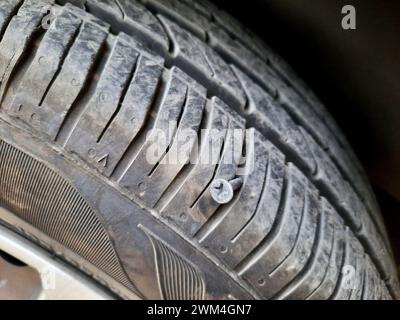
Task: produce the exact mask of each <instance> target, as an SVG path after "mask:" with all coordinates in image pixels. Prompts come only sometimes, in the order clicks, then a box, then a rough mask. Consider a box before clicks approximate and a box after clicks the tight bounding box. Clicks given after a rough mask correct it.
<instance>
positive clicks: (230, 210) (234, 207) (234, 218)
mask: <svg viewBox="0 0 400 320" xmlns="http://www.w3.org/2000/svg"><path fill="white" fill-rule="evenodd" d="M254 140H255V141H254V144H253V145H252V146H250V147H251V148H252V149H253V150H251V151H250V152H251V155H249V160H248V162H249V164H248V165H249V166H251V164H250V163H253V164H254V165H253V167H252V168H250V170H249V174H248V175H245V176H244V177H243V178H244V182H243V185H242V187H241V190H240V191H239V194H238V196H237V198H236V199H235V201H234V203H231V204H230V205H229V207H227V208H226V209H225V210H223V211H221V212H220V215H221V217H220V218H219V219H218V221H217V222H216V223H214V224H215V226H213V227H212V228H211V230H210V231H209V232H208V233H207V234H205V235H204V236H203V237H202V239H201V240H200V243H201V245H202V246H204V247H205V248H207V249H208V250H210V251H212V252H213V253H214V254H215V255H216V256H218V257H220V259H221V260H223V261H224V262H225V263H226V264H228V265H229V266H230V267H235V265H236V264H237V263H238V262H239V261H240V260H239V261H238V257H240V256H242V257H243V255H247V254H248V252H243V251H242V250H243V249H244V248H241V247H240V246H239V247H237V246H236V248H235V249H233V248H232V247H233V246H234V245H235V240H234V239H235V238H236V237H237V236H239V234H240V233H241V231H242V230H243V229H244V228H245V227H246V226H247V224H250V223H251V222H252V220H253V219H254V218H255V216H256V214H257V212H256V211H257V209H258V205H259V202H260V201H262V200H261V198H262V195H263V194H265V192H266V191H265V188H266V186H265V185H264V184H265V183H266V182H265V181H266V177H267V174H268V168H267V166H269V165H268V158H269V157H268V147H267V144H266V142H265V140H264V138H263V137H261V135H259V134H255V139H254ZM216 214H217V213H215V215H216ZM263 227H265V226H263ZM255 236H256V235H255ZM237 251H239V252H237ZM239 259H240V258H239ZM235 262H236V263H235Z"/></svg>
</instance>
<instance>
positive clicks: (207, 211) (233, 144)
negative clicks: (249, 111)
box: [189, 119, 251, 236]
mask: <svg viewBox="0 0 400 320" xmlns="http://www.w3.org/2000/svg"><path fill="white" fill-rule="evenodd" d="M244 139H245V127H244V123H238V122H236V121H232V119H231V121H230V123H229V127H228V130H227V132H226V135H225V138H224V141H223V143H224V148H223V152H222V155H221V158H220V161H219V163H218V165H217V167H216V170H215V172H214V179H225V180H227V181H229V180H232V179H234V178H235V176H236V175H240V173H239V170H238V168H239V165H240V162H241V156H242V151H243V147H244ZM250 161H251V160H250ZM203 191H204V192H203V193H202V194H201V195H200V197H199V198H198V199H197V200H196V202H195V203H194V204H193V205H192V206H191V208H190V211H189V215H190V216H191V217H193V221H192V222H191V226H190V233H189V235H190V236H194V235H195V234H196V233H197V232H198V231H199V230H200V229H201V227H202V226H203V225H204V224H205V223H206V222H207V220H208V219H210V217H211V216H213V215H214V214H215V212H216V211H217V209H218V208H219V207H221V205H220V204H219V203H217V202H216V201H215V200H214V199H213V197H212V196H211V192H210V186H207V188H206V189H205V190H203Z"/></svg>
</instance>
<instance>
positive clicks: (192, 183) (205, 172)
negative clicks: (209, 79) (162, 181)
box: [160, 100, 229, 234]
mask: <svg viewBox="0 0 400 320" xmlns="http://www.w3.org/2000/svg"><path fill="white" fill-rule="evenodd" d="M209 113H210V120H209V125H208V128H207V131H206V134H205V135H204V138H202V141H201V146H200V152H199V155H198V158H197V161H196V163H195V164H194V165H193V167H192V169H191V171H190V173H189V174H188V176H187V177H186V178H185V179H184V181H183V182H182V183H181V185H180V186H179V188H178V189H177V190H176V192H175V194H174V195H173V197H172V199H170V201H169V202H168V203H167V204H166V205H165V206H164V207H163V208H162V209H161V210H160V213H161V216H163V217H165V218H167V219H168V220H169V221H171V222H172V223H173V224H175V225H177V226H178V227H179V228H180V229H183V230H185V231H188V233H189V234H194V233H195V230H193V229H191V228H192V222H194V221H197V220H196V217H194V216H192V215H191V214H190V213H191V208H192V207H193V206H194V204H195V203H196V201H197V199H199V197H200V196H201V195H202V194H203V192H204V190H205V189H206V188H207V187H208V185H209V184H210V183H211V180H212V179H213V177H214V175H215V171H216V166H217V164H218V162H219V161H220V160H219V159H220V156H221V152H222V148H223V145H224V143H223V140H224V138H225V135H226V130H227V128H228V126H229V116H228V115H227V114H226V113H225V111H224V110H223V109H222V108H221V107H220V106H219V104H218V103H217V102H216V101H215V100H214V101H213V103H212V104H211V106H210V110H209Z"/></svg>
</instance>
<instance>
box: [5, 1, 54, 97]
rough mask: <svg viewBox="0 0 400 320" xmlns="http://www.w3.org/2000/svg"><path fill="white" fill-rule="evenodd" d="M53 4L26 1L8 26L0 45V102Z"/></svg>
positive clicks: (50, 2)
mask: <svg viewBox="0 0 400 320" xmlns="http://www.w3.org/2000/svg"><path fill="white" fill-rule="evenodd" d="M52 4H53V1H52V0H40V1H33V0H26V1H25V2H24V3H23V4H22V6H21V7H20V9H19V10H18V14H17V15H15V16H13V18H12V19H11V21H10V23H9V25H8V26H7V29H6V30H5V33H4V35H3V38H2V40H1V43H0V74H1V80H0V100H2V99H3V97H4V94H5V91H6V89H7V87H8V82H9V79H10V76H11V74H12V72H13V71H14V69H15V67H16V65H17V64H18V62H19V61H20V60H21V59H22V57H23V55H24V54H26V52H27V51H28V45H29V44H30V42H31V40H32V38H33V36H34V34H35V32H36V30H37V27H38V26H39V24H40V23H41V21H42V18H43V17H44V15H45V14H46V11H45V10H44V8H46V7H49V6H51V5H52ZM27 17H29V19H27Z"/></svg>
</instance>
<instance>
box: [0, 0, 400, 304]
mask: <svg viewBox="0 0 400 320" xmlns="http://www.w3.org/2000/svg"><path fill="white" fill-rule="evenodd" d="M49 12H51V14H50V15H49ZM0 40H1V41H0V77H1V78H0V99H1V109H0V205H1V206H3V207H5V208H6V209H8V210H10V212H12V214H11V215H10V216H7V217H0V218H1V221H2V222H3V223H5V224H7V225H9V226H10V227H13V228H16V229H17V230H19V231H20V232H21V233H23V234H24V235H26V236H27V237H29V238H31V239H32V240H34V241H36V242H39V243H41V244H42V245H43V246H45V247H47V248H48V249H49V250H53V251H55V252H56V254H58V255H60V256H62V257H64V258H65V259H66V260H68V261H69V262H71V263H72V264H74V265H75V266H76V267H78V268H80V269H81V270H83V271H84V272H86V273H88V274H89V275H91V276H93V277H94V278H95V279H97V280H98V281H100V282H101V283H102V284H104V285H105V286H107V287H108V288H110V289H112V290H113V291H114V292H116V293H117V294H119V295H120V296H121V297H123V298H135V297H140V298H153V299H158V298H163V299H247V298H256V299H270V298H272V299H285V298H287V299H392V298H396V299H397V298H399V297H400V291H399V285H398V280H397V276H396V271H395V267H394V263H393V260H392V256H391V251H390V246H389V243H388V240H387V235H386V231H385V227H384V224H383V221H382V218H381V217H380V213H379V209H378V206H377V204H376V201H375V199H374V195H373V194H372V192H371V189H370V187H369V185H368V182H367V180H366V178H365V176H364V174H363V172H362V169H361V167H360V165H359V163H358V162H357V160H356V158H355V156H354V154H353V153H352V151H351V148H350V147H349V145H348V143H347V142H346V139H345V138H344V137H343V135H342V134H341V133H340V129H338V128H337V126H336V124H335V123H334V121H333V119H332V118H331V117H330V116H329V115H328V113H327V112H326V111H325V109H324V107H323V106H322V105H321V103H320V102H319V101H318V99H317V98H316V97H315V96H314V95H313V94H312V92H311V91H310V90H309V89H308V88H307V87H306V86H305V85H304V83H303V82H301V80H299V79H298V78H297V76H296V75H295V74H294V73H293V72H292V71H291V70H290V68H289V67H288V66H287V65H286V64H285V63H284V62H283V61H282V60H281V59H280V58H279V57H278V56H277V55H276V54H274V53H273V52H272V51H271V50H270V49H269V48H268V47H266V46H265V44H263V43H262V41H260V40H259V39H258V38H256V37H255V36H253V35H252V34H251V33H250V32H249V31H246V30H245V29H244V28H243V27H242V26H240V24H238V23H237V22H236V21H234V20H233V19H232V18H230V17H229V16H227V15H226V14H225V13H223V12H221V11H220V10H219V9H217V8H215V7H214V6H213V5H212V4H210V3H206V2H204V1H193V0H182V1H173V0H168V1H167V0H143V1H138V2H137V1H128V0H88V1H83V0H75V1H73V0H71V1H54V0H39V1H38V0H25V1H22V0H5V1H1V3H0ZM168 121H176V122H177V123H178V127H177V129H176V132H175V133H174V134H170V135H168V136H167V139H168V141H167V144H168V147H167V148H165V150H164V154H163V156H161V157H160V158H159V159H158V160H159V161H158V162H157V164H156V165H154V164H150V163H149V162H148V161H146V157H145V155H146V152H147V151H148V150H149V148H150V147H151V146H150V143H149V141H148V140H146V139H145V138H146V134H147V133H149V132H151V130H152V129H159V130H166V129H167V128H168ZM227 128H229V129H237V130H239V131H243V132H244V129H248V130H246V131H245V132H246V139H243V141H242V142H241V144H242V148H243V152H242V150H239V152H238V151H237V150H236V151H232V149H233V148H232V145H233V144H234V143H236V142H237V141H236V140H235V139H234V138H233V137H232V136H229V134H227V136H226V137H225V138H226V139H225V142H224V143H222V144H220V145H219V147H218V148H217V149H216V150H214V151H215V155H216V156H217V159H219V160H218V162H217V163H215V164H202V163H198V164H165V163H163V162H162V161H161V160H162V157H167V156H168V155H169V153H172V151H173V150H175V149H176V147H177V145H178V144H179V141H177V140H178V139H176V137H177V136H178V134H179V132H181V131H184V130H186V129H191V130H194V131H197V132H198V131H200V130H202V131H205V132H206V135H205V137H206V138H205V139H204V141H205V142H204V141H203V143H202V147H201V148H200V152H199V154H200V155H201V153H202V152H203V151H204V147H205V145H206V144H207V143H206V142H207V141H208V139H209V138H211V137H210V136H211V135H212V132H215V131H214V130H217V131H221V132H224V130H225V129H227ZM227 132H230V131H227ZM207 133H208V134H207ZM247 136H250V137H251V138H252V139H250V140H248V139H247ZM152 139H153V140H152V141H153V142H154V141H155V142H157V137H152ZM249 141H251V143H249ZM189 146H191V147H194V141H190V144H189ZM232 153H233V154H232ZM244 153H245V154H246V157H245V159H246V161H245V163H241V158H242V154H244ZM183 156H184V158H185V157H187V158H188V155H183ZM228 157H231V158H232V159H233V161H232V162H231V163H228V162H226V161H224V159H225V158H228ZM186 160H188V159H186ZM186 160H185V161H186ZM239 170H240V171H242V172H243V171H244V172H247V174H245V175H243V184H242V185H241V187H240V188H239V189H237V190H236V191H235V195H234V198H233V199H232V200H231V201H230V202H229V203H227V204H223V205H220V204H218V203H217V202H215V201H214V200H213V198H212V196H211V194H210V190H209V188H210V184H211V182H212V181H213V180H214V179H217V178H218V179H220V178H222V179H226V180H231V179H233V178H235V176H237V175H238V171H239Z"/></svg>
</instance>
